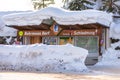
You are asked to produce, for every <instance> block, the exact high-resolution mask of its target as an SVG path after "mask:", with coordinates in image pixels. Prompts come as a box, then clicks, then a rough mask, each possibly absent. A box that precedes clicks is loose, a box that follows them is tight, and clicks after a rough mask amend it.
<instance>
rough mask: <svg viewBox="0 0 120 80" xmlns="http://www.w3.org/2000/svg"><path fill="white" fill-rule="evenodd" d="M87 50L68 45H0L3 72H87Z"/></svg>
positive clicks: (0, 65) (0, 61)
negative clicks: (85, 62)
mask: <svg viewBox="0 0 120 80" xmlns="http://www.w3.org/2000/svg"><path fill="white" fill-rule="evenodd" d="M87 54H88V51H87V50H86V49H83V48H80V47H74V46H73V45H71V44H66V45H44V44H34V45H18V46H17V45H12V46H11V45H0V69H1V70H25V71H41V72H57V71H58V72H59V71H75V72H76V71H78V72H84V71H87V70H88V69H87V67H86V66H85V64H84V61H85V58H86V56H87Z"/></svg>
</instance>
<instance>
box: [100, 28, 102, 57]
mask: <svg viewBox="0 0 120 80" xmlns="http://www.w3.org/2000/svg"><path fill="white" fill-rule="evenodd" d="M99 31H100V32H99V55H100V56H101V55H102V53H101V40H102V27H101V26H100V28H99Z"/></svg>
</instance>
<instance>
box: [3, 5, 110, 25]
mask: <svg viewBox="0 0 120 80" xmlns="http://www.w3.org/2000/svg"><path fill="white" fill-rule="evenodd" d="M51 17H52V18H53V19H54V20H55V21H56V22H57V23H58V24H63V25H74V24H89V23H100V24H103V25H106V26H109V25H110V23H111V22H112V14H108V13H106V12H102V11H98V10H83V11H68V10H64V9H61V8H55V7H47V8H44V9H41V10H39V11H35V12H28V13H18V14H10V15H6V16H4V17H3V20H4V22H5V24H7V25H19V26H22V25H39V24H41V23H42V21H43V20H44V19H49V18H51Z"/></svg>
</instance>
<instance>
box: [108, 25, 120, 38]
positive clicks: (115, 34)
mask: <svg viewBox="0 0 120 80" xmlns="http://www.w3.org/2000/svg"><path fill="white" fill-rule="evenodd" d="M110 37H112V38H114V39H120V23H112V24H111V26H110Z"/></svg>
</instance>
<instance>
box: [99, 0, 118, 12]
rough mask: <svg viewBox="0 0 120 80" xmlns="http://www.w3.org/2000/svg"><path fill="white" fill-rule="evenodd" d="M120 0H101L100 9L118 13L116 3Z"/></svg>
mask: <svg viewBox="0 0 120 80" xmlns="http://www.w3.org/2000/svg"><path fill="white" fill-rule="evenodd" d="M117 1H120V0H102V5H101V7H100V10H103V11H107V12H113V13H118V14H120V6H118V5H117V4H116V2H117Z"/></svg>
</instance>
